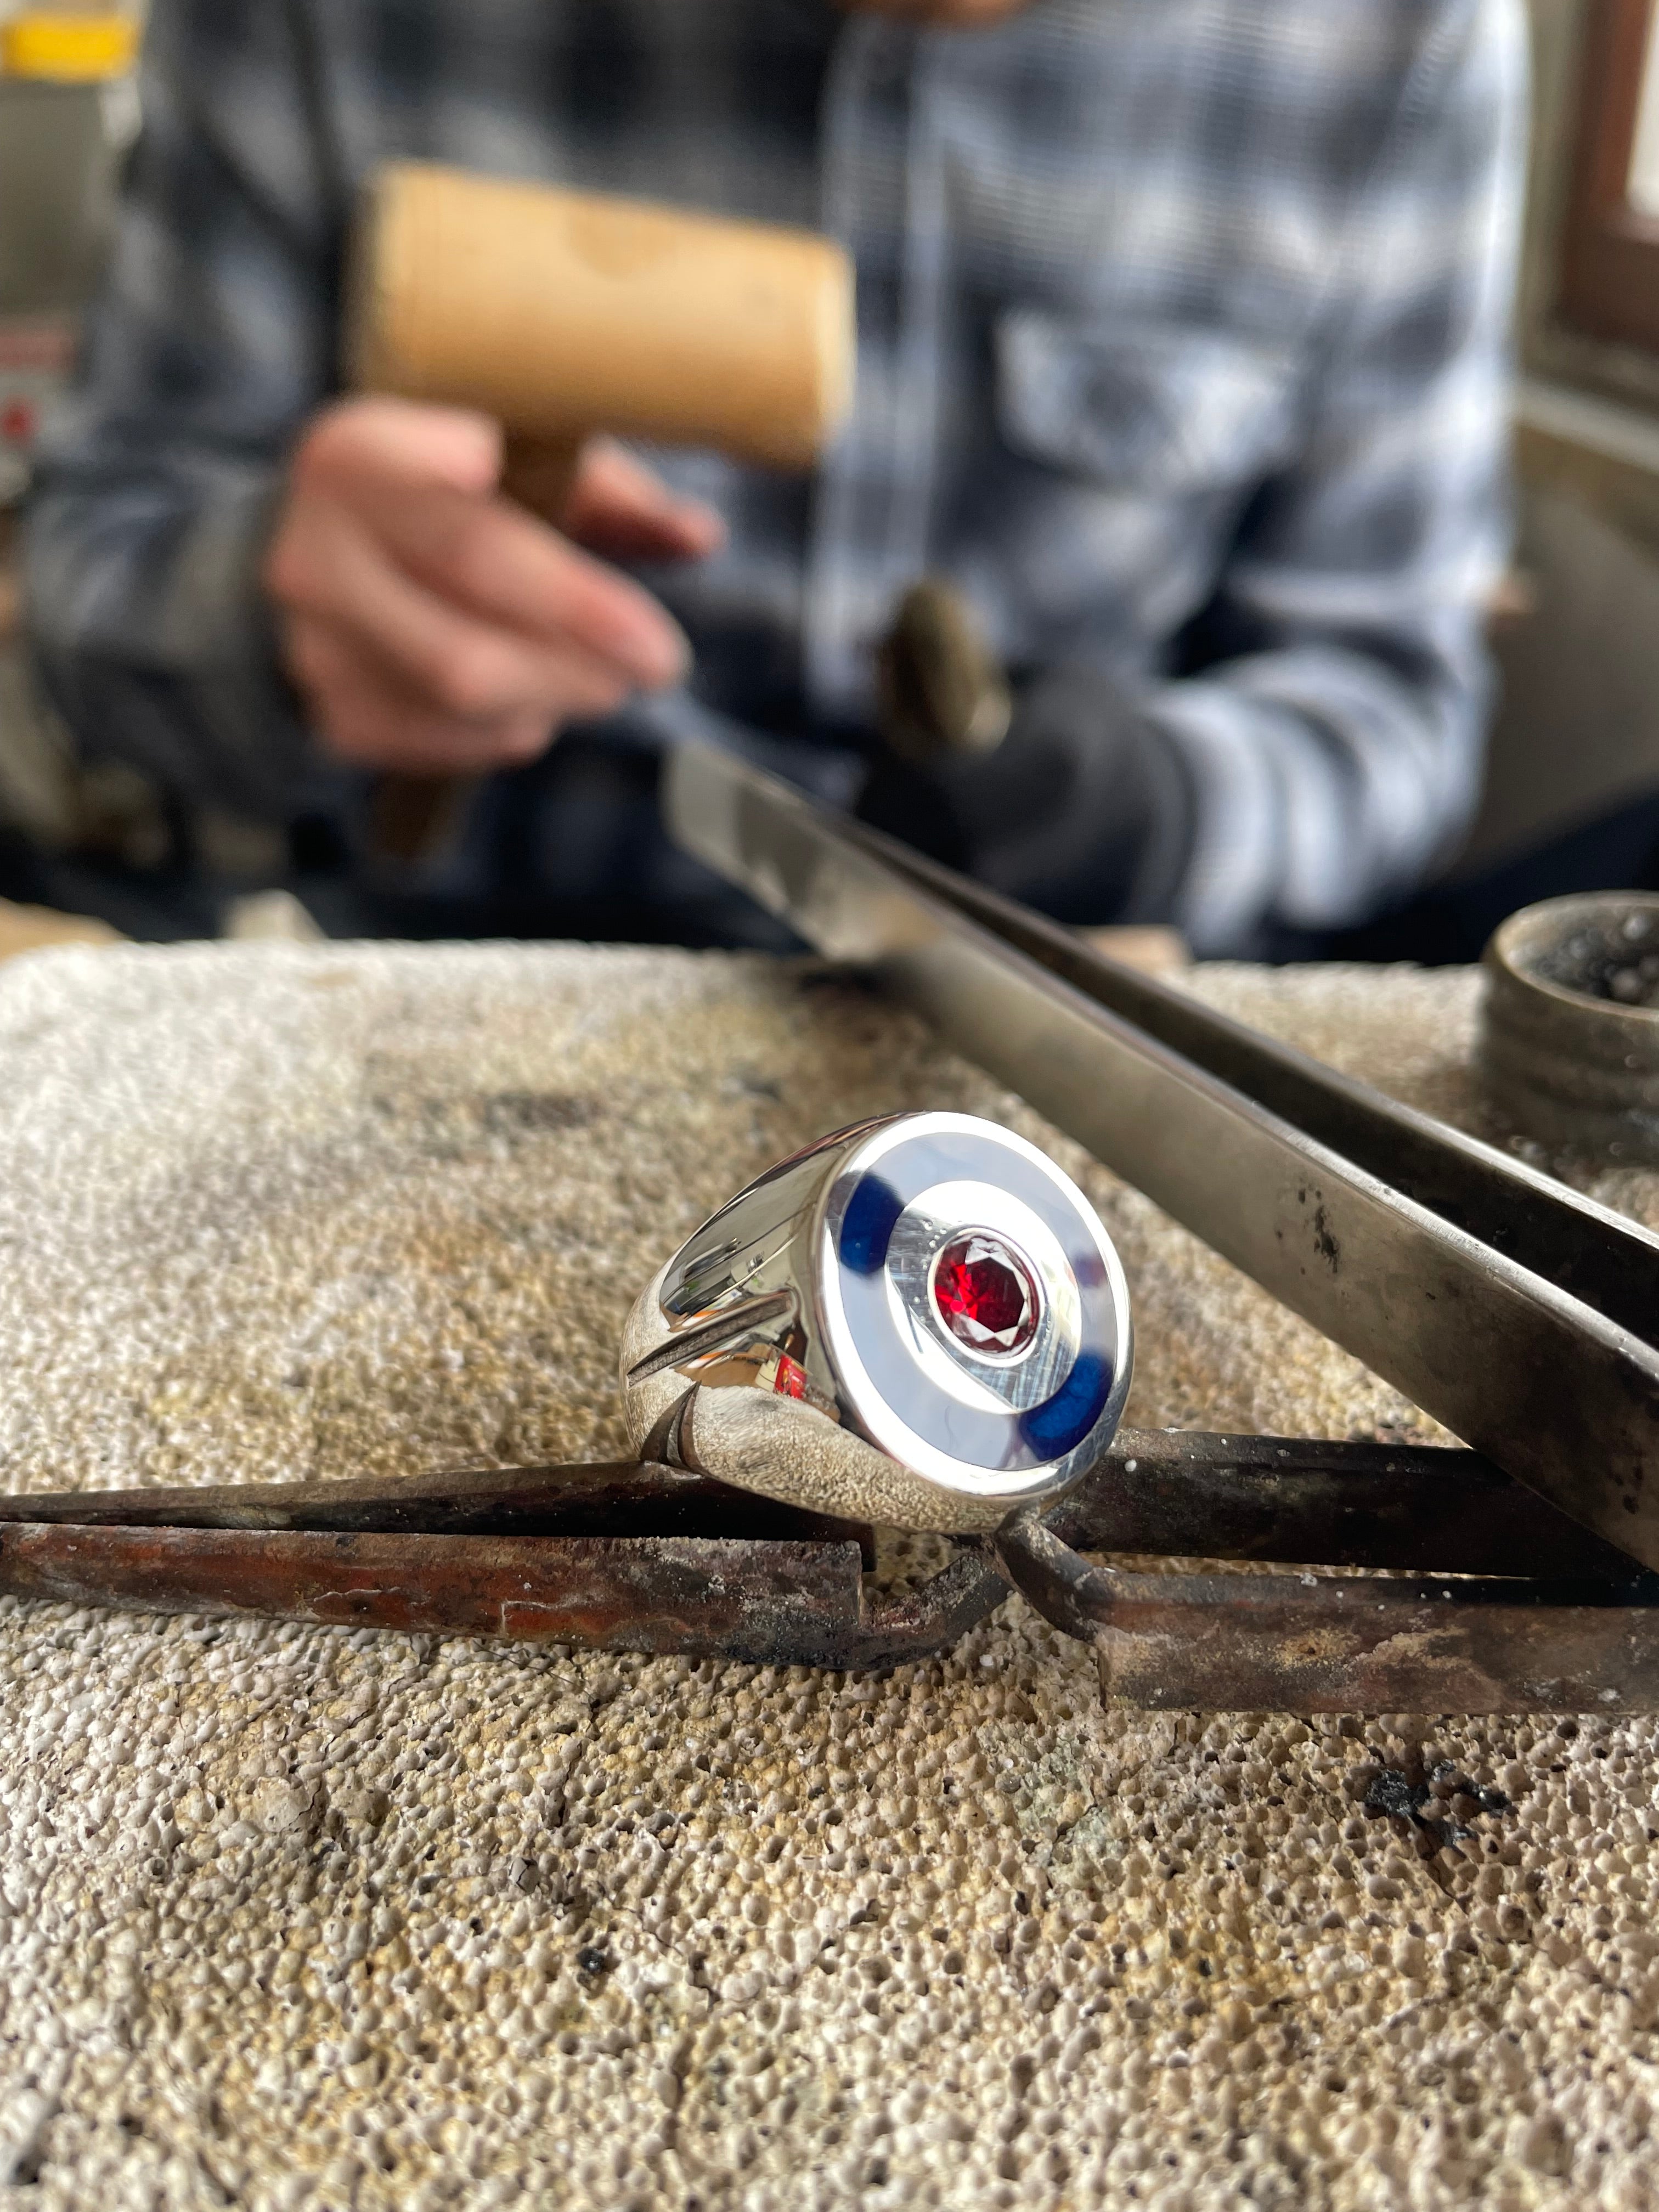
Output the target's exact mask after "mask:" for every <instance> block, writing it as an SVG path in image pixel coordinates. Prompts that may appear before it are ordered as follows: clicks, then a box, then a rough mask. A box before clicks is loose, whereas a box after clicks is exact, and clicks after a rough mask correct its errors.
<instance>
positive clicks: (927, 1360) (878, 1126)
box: [623, 1113, 1133, 1530]
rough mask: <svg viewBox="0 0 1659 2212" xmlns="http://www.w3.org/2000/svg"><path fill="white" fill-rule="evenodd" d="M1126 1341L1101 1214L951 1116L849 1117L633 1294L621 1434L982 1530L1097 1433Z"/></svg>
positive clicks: (1115, 1393) (1115, 1411)
mask: <svg viewBox="0 0 1659 2212" xmlns="http://www.w3.org/2000/svg"><path fill="white" fill-rule="evenodd" d="M1132 1361H1133V1330H1132V1325H1131V1321H1130V1312H1129V1294H1128V1288H1127V1284H1126V1283H1125V1281H1124V1277H1123V1269H1122V1267H1121V1263H1120V1261H1119V1260H1118V1256H1117V1254H1116V1252H1115V1249H1113V1245H1112V1242H1111V1239H1110V1238H1109V1237H1108V1235H1107V1234H1106V1231H1105V1230H1104V1228H1103V1226H1102V1225H1101V1222H1100V1219H1099V1217H1098V1216H1097V1214H1096V1212H1095V1211H1094V1209H1093V1207H1092V1206H1091V1205H1090V1204H1089V1201H1088V1200H1087V1199H1085V1197H1084V1195H1083V1194H1082V1192H1081V1191H1080V1190H1079V1189H1078V1188H1077V1186H1076V1184H1075V1183H1073V1182H1072V1181H1071V1180H1070V1178H1069V1177H1068V1176H1065V1175H1063V1174H1061V1172H1060V1170H1059V1169H1058V1168H1057V1167H1055V1165H1054V1163H1053V1161H1052V1160H1050V1159H1048V1158H1046V1157H1045V1155H1044V1154H1042V1152H1038V1151H1037V1149H1036V1146H1034V1145H1030V1144H1028V1143H1026V1141H1025V1139H1024V1138H1022V1137H1017V1136H1015V1135H1014V1134H1013V1133H1012V1131H1010V1130H1007V1129H1003V1128H1000V1127H998V1126H997V1125H996V1124H995V1123H994V1122H991V1121H980V1120H977V1119H975V1117H974V1116H972V1115H966V1114H946V1113H933V1114H902V1115H892V1116H890V1117H889V1118H887V1119H884V1120H882V1121H866V1122H862V1123H860V1124H859V1125H858V1126H856V1127H854V1128H850V1129H843V1130H839V1131H837V1132H836V1133H835V1134H834V1135H832V1136H829V1137H825V1138H823V1139H822V1140H821V1141H820V1142H819V1143H817V1144H816V1145H813V1146H810V1147H809V1148H808V1150H807V1151H805V1152H799V1153H797V1154H796V1155H795V1156H794V1158H792V1159H787V1160H785V1161H783V1162H781V1164H779V1165H778V1166H777V1167H775V1168H773V1169H771V1170H769V1172H768V1173H767V1174H765V1175H763V1176H761V1177H760V1178H759V1179H758V1180H757V1182H752V1183H750V1186H749V1188H747V1189H746V1190H744V1191H742V1192H740V1193H739V1194H738V1196H737V1197H736V1198H734V1199H732V1200H731V1201H730V1202H729V1204H727V1205H726V1206H722V1207H721V1208H720V1212H718V1213H716V1214H714V1216H713V1217H712V1218H710V1219H709V1220H708V1221H706V1222H705V1223H704V1224H703V1225H702V1228H701V1229H699V1230H698V1231H696V1234H695V1235H694V1236H692V1237H690V1238H689V1239H688V1240H687V1242H686V1243H684V1244H683V1245H682V1246H681V1247H680V1249H679V1250H678V1252H677V1253H676V1254H675V1255H674V1256H673V1258H672V1259H671V1260H670V1261H668V1262H667V1264H666V1265H665V1267H663V1268H662V1269H661V1271H660V1272H659V1274H658V1275H657V1276H656V1278H655V1279H654V1280H653V1282H652V1283H651V1284H650V1285H648V1286H647V1289H646V1291H644V1292H643V1293H642V1294H641V1297H640V1299H639V1301H638V1303H637V1304H635V1309H634V1311H633V1314H632V1315H631V1316H630V1317H629V1325H628V1328H627V1331H626V1333H625V1338H624V1344H623V1402H624V1407H625V1409H626V1413H627V1419H628V1423H629V1431H630V1433H631V1434H632V1435H633V1437H634V1440H635V1444H636V1446H638V1447H640V1448H641V1449H651V1450H653V1451H655V1452H657V1453H659V1454H665V1455H672V1456H678V1457H679V1458H680V1459H682V1460H684V1462H686V1463H687V1464H690V1465H694V1466H697V1467H699V1468H701V1469H702V1471H703V1472H705V1473H707V1474H714V1475H717V1476H720V1478H721V1479H722V1480H732V1481H739V1482H742V1483H743V1484H744V1486H746V1487H748V1488H750V1489H757V1490H763V1491H765V1492H768V1494H769V1495H772V1496H776V1497H784V1498H788V1499H790V1500H791V1501H792V1502H793V1503H796V1504H806V1505H811V1506H814V1507H817V1508H818V1509H820V1510H829V1511H839V1512H842V1513H847V1514H849V1515H854V1516H857V1517H860V1518H866V1519H874V1520H879V1521H882V1522H886V1523H888V1524H889V1525H893V1526H899V1527H909V1528H946V1529H956V1530H963V1529H970V1528H991V1527H994V1526H995V1525H996V1524H997V1523H998V1522H1000V1521H1001V1520H1002V1519H1003V1518H1004V1517H1005V1516H1006V1514H1007V1513H1008V1512H1009V1511H1011V1510H1012V1509H1013V1508H1014V1507H1015V1506H1017V1505H1031V1504H1045V1503H1047V1502H1048V1501H1049V1500H1051V1499H1053V1498H1055V1497H1057V1496H1058V1495H1059V1494H1060V1492H1062V1491H1064V1490H1065V1489H1066V1488H1067V1487H1068V1486H1070V1484H1071V1483H1072V1482H1073V1481H1074V1480H1076V1479H1077V1477H1078V1476H1079V1475H1080V1474H1082V1473H1083V1471H1084V1470H1085V1468H1088V1467H1090V1466H1091V1465H1092V1464H1093V1463H1094V1462H1095V1461H1096V1460H1097V1458H1099V1456H1100V1455H1101V1454H1102V1453H1103V1451H1104V1450H1105V1449H1106V1447H1107V1445H1108V1444H1109V1443H1110V1441H1111V1438H1112V1436H1113V1433H1114V1432H1115V1430H1116V1427H1117V1425H1118V1421H1119V1419H1121V1414H1122V1410H1123V1402H1124V1400H1125V1398H1126V1396H1127V1392H1128V1388H1129V1376H1130V1369H1131V1365H1132Z"/></svg>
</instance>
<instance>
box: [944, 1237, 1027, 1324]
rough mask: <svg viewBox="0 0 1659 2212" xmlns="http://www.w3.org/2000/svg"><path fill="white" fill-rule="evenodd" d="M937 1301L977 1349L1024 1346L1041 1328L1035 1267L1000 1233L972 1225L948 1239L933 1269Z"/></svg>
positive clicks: (949, 1320)
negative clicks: (1038, 1323)
mask: <svg viewBox="0 0 1659 2212" xmlns="http://www.w3.org/2000/svg"><path fill="white" fill-rule="evenodd" d="M933 1304H934V1305H935V1307H936V1308H937V1309H938V1311H939V1319H940V1320H941V1321H942V1322H944V1323H945V1328H948V1329H949V1330H950V1332H951V1335H952V1336H954V1337H955V1338H956V1340H957V1342H958V1343H959V1344H965V1345H966V1346H968V1347H969V1350H970V1351H973V1352H1024V1350H1025V1348H1026V1346H1028V1345H1029V1344H1030V1341H1031V1340H1032V1338H1033V1337H1034V1336H1035V1335H1036V1325H1037V1289H1036V1282H1035V1281H1034V1280H1033V1279H1032V1275H1031V1271H1030V1268H1029V1267H1027V1266H1026V1264H1025V1262H1024V1261H1023V1260H1022V1259H1021V1258H1020V1256H1019V1255H1018V1253H1017V1252H1015V1251H1014V1250H1012V1248H1011V1247H1010V1246H1008V1245H1006V1244H1005V1243H1003V1242H1002V1239H1001V1238H1000V1237H992V1236H988V1235H987V1233H986V1231H984V1230H982V1229H970V1230H969V1231H966V1233H965V1234H964V1235H963V1236H961V1237H956V1238H954V1239H953V1240H952V1242H951V1243H949V1244H947V1245H946V1246H945V1249H944V1250H943V1251H942V1252H941V1253H940V1254H939V1262H938V1265H937V1266H936V1267H934V1269H933Z"/></svg>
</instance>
